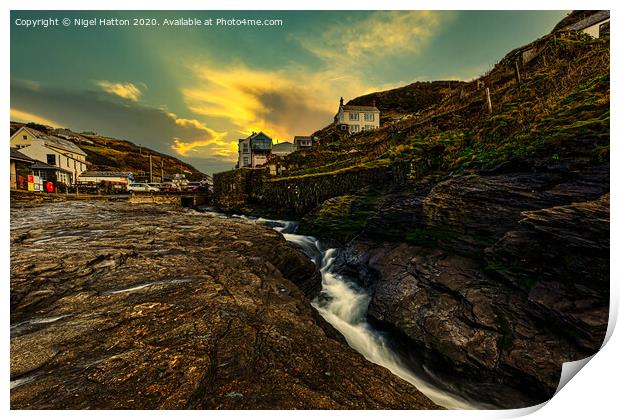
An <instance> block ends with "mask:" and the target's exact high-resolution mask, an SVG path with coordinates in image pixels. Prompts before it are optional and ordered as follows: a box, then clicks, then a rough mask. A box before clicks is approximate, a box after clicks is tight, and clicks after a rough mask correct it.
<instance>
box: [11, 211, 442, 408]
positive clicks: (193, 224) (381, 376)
mask: <svg viewBox="0 0 620 420" xmlns="http://www.w3.org/2000/svg"><path fill="white" fill-rule="evenodd" d="M11 238H12V243H11V324H12V326H13V327H14V328H12V337H11V380H12V382H11V387H12V389H11V408H13V409H24V408H28V409H81V408H82V409H83V408H91V409H117V408H129V409H157V408H161V409H165V408H167V409H178V408H209V409H215V408H226V409H236V408H252V409H273V408H315V409H319V408H436V406H435V405H434V404H433V403H432V402H431V401H430V400H428V399H427V398H426V397H425V396H424V395H422V394H421V393H420V392H419V391H417V390H416V389H415V388H414V387H413V386H412V385H410V384H408V383H406V382H404V381H403V380H401V379H399V378H397V377H396V376H394V375H392V374H391V373H390V372H389V371H387V370H386V369H384V368H382V367H379V366H377V365H374V364H372V363H370V362H368V361H367V360H365V359H364V358H363V357H362V356H361V355H359V354H358V353H356V352H355V351H353V350H352V349H351V348H349V347H348V346H346V344H344V343H343V341H342V340H341V337H337V336H336V334H335V333H334V331H333V330H326V329H324V328H323V324H321V323H320V322H319V321H318V318H320V317H319V315H318V314H317V312H316V311H315V310H314V309H313V308H312V307H311V305H310V304H309V301H308V299H307V298H306V296H304V294H303V292H302V291H301V290H300V289H299V287H298V286H297V284H300V285H301V286H302V287H304V284H305V285H309V284H310V283H311V282H312V281H315V280H313V279H316V277H315V268H314V266H313V264H312V263H309V262H308V260H307V259H306V258H305V257H304V256H303V255H302V254H301V252H300V251H299V250H297V249H295V248H294V247H293V246H291V245H289V244H287V243H286V241H285V240H284V239H283V238H282V236H281V235H279V234H278V233H277V232H275V231H273V230H271V229H268V228H264V227H261V226H257V225H255V224H251V223H245V222H241V221H234V220H227V219H222V218H218V217H213V216H207V215H204V214H198V213H196V212H193V211H186V210H182V209H175V208H172V207H166V206H154V205H129V204H127V203H91V202H71V203H47V204H44V205H41V206H38V205H30V204H28V205H16V206H13V207H12V209H11ZM308 287H309V286H308ZM309 288H311V287H309ZM282 290H286V292H282ZM325 372H329V373H330V374H329V375H326V374H325Z"/></svg>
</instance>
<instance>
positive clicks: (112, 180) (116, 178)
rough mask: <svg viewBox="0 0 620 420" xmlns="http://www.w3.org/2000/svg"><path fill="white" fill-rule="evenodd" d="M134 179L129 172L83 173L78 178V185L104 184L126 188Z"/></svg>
mask: <svg viewBox="0 0 620 420" xmlns="http://www.w3.org/2000/svg"><path fill="white" fill-rule="evenodd" d="M133 180H134V177H133V174H132V173H131V172H115V171H85V172H82V173H81V174H80V175H79V176H78V183H79V184H100V183H102V182H106V183H109V184H114V185H121V186H125V187H126V186H127V185H128V184H131V183H133Z"/></svg>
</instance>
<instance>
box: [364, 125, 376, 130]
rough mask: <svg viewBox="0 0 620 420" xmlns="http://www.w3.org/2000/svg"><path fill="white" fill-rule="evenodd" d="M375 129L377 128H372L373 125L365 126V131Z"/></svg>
mask: <svg viewBox="0 0 620 420" xmlns="http://www.w3.org/2000/svg"><path fill="white" fill-rule="evenodd" d="M373 128H375V127H374V126H372V125H365V126H364V130H372V129H373Z"/></svg>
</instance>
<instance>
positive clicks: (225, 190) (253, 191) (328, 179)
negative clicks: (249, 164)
mask: <svg viewBox="0 0 620 420" xmlns="http://www.w3.org/2000/svg"><path fill="white" fill-rule="evenodd" d="M410 170H411V169H410V164H409V162H397V163H393V164H391V165H388V166H383V167H375V168H364V167H360V168H352V169H350V170H346V171H342V172H335V173H332V174H316V175H306V176H301V177H291V178H282V179H277V178H276V179H269V178H268V176H267V175H268V173H267V171H266V170H264V169H245V168H244V169H238V170H234V171H228V172H222V173H219V174H214V175H213V190H214V195H215V198H214V203H215V205H216V206H217V207H219V208H222V209H224V210H232V209H239V208H242V207H244V206H245V205H246V204H261V205H264V206H267V207H269V208H271V209H273V210H280V211H282V212H292V213H296V214H303V213H305V212H307V211H309V210H311V209H312V208H314V207H316V206H317V205H319V204H321V203H322V202H323V201H325V200H327V199H328V198H331V197H335V196H338V195H342V194H346V193H350V192H352V191H356V190H359V189H361V188H364V187H368V186H381V187H389V186H392V185H399V184H403V183H405V182H406V180H407V175H408V173H409V172H410Z"/></svg>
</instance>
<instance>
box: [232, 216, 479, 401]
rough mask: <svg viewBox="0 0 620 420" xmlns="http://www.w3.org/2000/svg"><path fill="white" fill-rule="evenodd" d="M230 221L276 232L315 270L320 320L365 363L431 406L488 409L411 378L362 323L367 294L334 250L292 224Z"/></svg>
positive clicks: (384, 341) (376, 333) (375, 333)
mask: <svg viewBox="0 0 620 420" xmlns="http://www.w3.org/2000/svg"><path fill="white" fill-rule="evenodd" d="M233 217H234V218H240V219H244V220H248V221H251V222H254V223H259V224H264V225H267V226H270V227H272V228H273V229H275V230H277V231H278V232H280V233H281V234H282V235H283V236H284V238H285V239H286V240H287V241H289V242H291V243H293V244H295V245H296V246H298V247H299V248H301V249H302V250H303V252H304V253H305V254H306V255H308V257H310V258H311V259H312V261H313V262H314V263H315V264H316V266H317V267H318V268H319V270H320V273H321V278H322V290H321V292H320V294H319V296H317V298H315V299H314V300H313V301H312V306H314V307H315V308H316V309H317V311H318V312H319V313H320V314H321V316H322V317H323V318H324V319H325V320H326V321H327V322H329V323H330V324H331V325H332V326H333V327H334V328H336V329H337V330H338V331H340V333H341V334H342V335H343V336H344V337H345V339H346V340H347V343H348V344H349V346H351V347H352V348H353V349H355V350H356V351H357V352H359V353H360V354H362V355H363V356H364V357H365V358H366V359H368V360H369V361H371V362H373V363H375V364H378V365H381V366H383V367H385V368H387V369H388V370H390V371H391V372H392V373H393V374H395V375H396V376H398V377H400V378H402V379H404V380H405V381H407V382H409V383H410V384H412V385H414V386H415V387H416V388H417V389H418V390H420V392H422V393H423V394H424V395H426V396H427V397H428V398H430V399H431V400H432V401H433V402H435V403H436V404H438V405H441V406H443V407H445V408H450V409H477V408H490V407H487V406H484V405H482V404H474V403H471V402H469V401H466V400H464V399H462V398H459V397H458V396H456V395H453V394H451V393H449V392H447V391H445V390H442V389H440V388H438V387H436V386H434V385H431V384H430V383H429V382H428V381H426V380H424V379H422V378H421V377H420V376H419V375H417V374H414V373H413V372H412V370H411V369H409V368H408V367H407V365H406V364H405V363H404V362H403V361H402V360H401V359H400V358H399V357H398V355H397V354H396V353H395V352H394V351H393V350H392V349H391V348H390V346H389V345H388V342H387V339H386V337H385V335H384V334H382V333H381V332H379V331H377V330H376V329H374V328H373V327H372V326H371V325H370V324H369V323H368V322H367V320H366V312H367V310H368V304H369V303H370V295H369V293H368V292H367V291H366V290H365V289H363V288H362V287H360V286H359V285H357V284H356V283H355V282H354V281H353V280H351V279H348V278H346V277H345V276H343V275H341V274H340V273H338V272H337V271H336V268H335V264H334V262H335V261H336V257H337V256H338V252H339V250H338V249H335V248H330V249H323V247H322V246H321V244H320V242H319V241H318V240H316V238H313V237H312V236H305V235H298V234H295V233H294V232H295V231H296V229H297V224H296V223H295V222H290V221H285V220H269V219H263V218H257V219H255V218H250V217H247V216H240V215H234V216H233Z"/></svg>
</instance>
